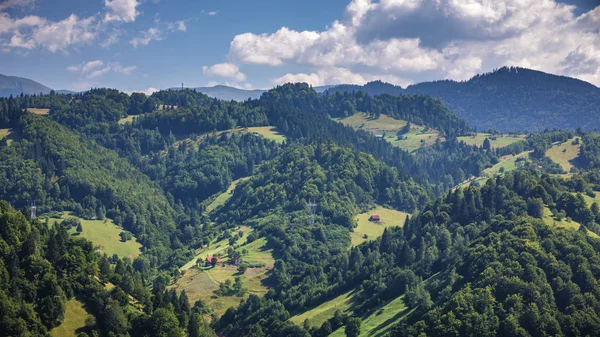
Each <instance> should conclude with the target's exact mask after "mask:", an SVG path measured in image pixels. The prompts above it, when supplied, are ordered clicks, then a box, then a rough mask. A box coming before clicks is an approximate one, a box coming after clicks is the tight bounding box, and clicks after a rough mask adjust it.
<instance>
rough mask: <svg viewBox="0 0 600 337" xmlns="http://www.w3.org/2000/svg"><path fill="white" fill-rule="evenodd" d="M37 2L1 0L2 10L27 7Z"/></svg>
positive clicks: (32, 0)
mask: <svg viewBox="0 0 600 337" xmlns="http://www.w3.org/2000/svg"><path fill="white" fill-rule="evenodd" d="M33 4H35V0H2V2H0V11H1V10H5V9H8V8H14V7H27V6H31V5H33Z"/></svg>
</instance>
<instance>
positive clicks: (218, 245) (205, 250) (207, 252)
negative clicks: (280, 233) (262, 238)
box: [179, 226, 252, 271]
mask: <svg viewBox="0 0 600 337" xmlns="http://www.w3.org/2000/svg"><path fill="white" fill-rule="evenodd" d="M238 231H241V232H243V233H244V235H243V236H242V238H241V239H238V240H237V241H236V245H239V246H241V245H242V244H243V243H245V242H246V239H247V238H248V234H250V232H251V231H252V228H250V227H247V226H240V227H239V229H238ZM238 231H236V232H238ZM227 248H229V239H223V240H220V241H217V239H215V240H214V241H213V242H211V243H210V245H209V246H208V247H202V248H199V249H196V252H195V255H196V256H195V257H194V258H193V259H191V260H190V261H189V262H188V263H186V264H185V265H183V266H182V267H181V268H179V270H181V271H184V270H188V269H190V268H192V267H194V266H195V265H196V261H197V260H198V259H205V258H206V257H207V256H213V255H215V254H217V255H218V256H220V257H226V256H227Z"/></svg>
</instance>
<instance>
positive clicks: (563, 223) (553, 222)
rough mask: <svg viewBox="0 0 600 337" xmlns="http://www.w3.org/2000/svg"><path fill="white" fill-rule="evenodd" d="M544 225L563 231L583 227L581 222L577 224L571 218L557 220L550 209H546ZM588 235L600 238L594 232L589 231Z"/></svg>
mask: <svg viewBox="0 0 600 337" xmlns="http://www.w3.org/2000/svg"><path fill="white" fill-rule="evenodd" d="M543 220H544V223H545V224H546V225H548V226H549V227H553V228H563V229H570V230H574V231H576V230H579V228H580V227H581V226H582V225H581V224H580V223H579V222H575V221H573V220H572V219H571V218H568V217H564V218H562V219H560V220H557V219H556V218H555V217H554V216H553V215H552V211H551V210H550V209H549V208H548V207H544V218H543ZM587 233H588V235H589V236H591V237H595V238H599V237H600V236H598V234H596V233H594V232H592V231H589V230H588V231H587Z"/></svg>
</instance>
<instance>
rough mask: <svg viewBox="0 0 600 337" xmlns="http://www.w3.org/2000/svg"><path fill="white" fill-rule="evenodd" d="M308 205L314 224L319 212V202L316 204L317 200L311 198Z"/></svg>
mask: <svg viewBox="0 0 600 337" xmlns="http://www.w3.org/2000/svg"><path fill="white" fill-rule="evenodd" d="M307 206H308V212H309V219H310V225H311V226H314V224H315V213H316V212H317V204H315V202H314V201H313V200H312V199H309V200H308V205H307Z"/></svg>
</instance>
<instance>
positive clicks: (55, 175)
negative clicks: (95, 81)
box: [0, 113, 175, 255]
mask: <svg viewBox="0 0 600 337" xmlns="http://www.w3.org/2000/svg"><path fill="white" fill-rule="evenodd" d="M13 123H15V125H14V127H13V129H14V131H15V132H16V133H17V134H18V135H19V137H20V140H19V141H15V142H13V143H12V144H11V145H10V146H7V145H4V146H0V153H1V156H2V158H3V160H2V162H1V163H0V180H1V181H2V183H1V184H0V186H1V187H0V196H1V197H2V198H10V199H11V200H12V203H13V205H15V207H19V208H20V207H26V206H29V205H30V204H31V203H32V202H35V203H36V204H37V205H38V206H39V209H38V212H40V213H43V212H47V211H50V210H71V211H74V212H75V213H76V214H77V215H79V216H81V217H86V218H87V217H91V216H96V217H109V218H111V219H113V220H114V221H115V222H116V223H117V224H120V225H123V226H124V227H125V228H126V229H128V230H129V231H131V232H132V233H135V234H136V235H137V236H138V239H139V240H140V242H142V243H143V244H144V245H146V246H147V247H148V249H152V250H156V252H157V254H159V255H161V254H164V253H165V252H164V249H165V248H166V247H169V245H170V238H169V235H171V234H172V233H174V230H175V222H174V221H173V219H174V217H175V212H174V210H173V209H172V207H171V206H170V205H169V203H168V201H167V199H166V198H165V197H164V195H163V194H162V193H161V192H160V187H157V186H155V185H154V184H153V183H152V182H151V181H150V179H149V178H148V177H147V176H146V175H144V174H143V173H141V172H140V171H139V170H137V169H135V168H134V167H132V166H131V165H130V164H129V163H128V162H127V161H126V160H124V159H122V158H119V157H118V156H117V155H116V154H115V153H113V152H111V151H108V150H106V149H105V148H103V147H101V146H99V145H97V144H95V143H93V142H88V141H86V140H85V139H84V138H82V137H80V136H78V135H76V134H74V133H72V132H70V131H69V130H68V129H66V128H64V127H62V126H60V125H58V124H57V123H56V122H53V121H52V120H50V119H48V118H46V117H42V116H36V115H33V114H28V113H23V114H22V115H20V117H19V118H18V119H17V120H16V121H15V122H13ZM161 251H162V252H161Z"/></svg>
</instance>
